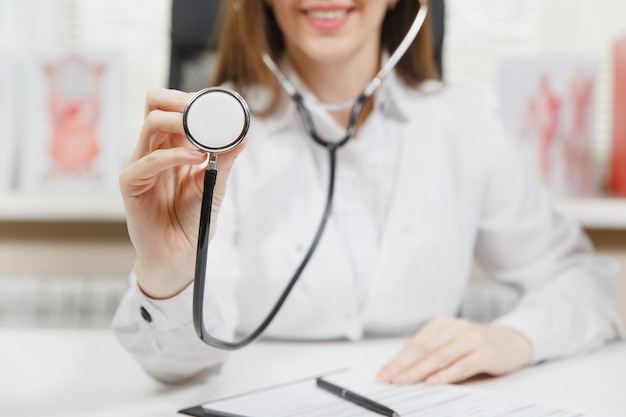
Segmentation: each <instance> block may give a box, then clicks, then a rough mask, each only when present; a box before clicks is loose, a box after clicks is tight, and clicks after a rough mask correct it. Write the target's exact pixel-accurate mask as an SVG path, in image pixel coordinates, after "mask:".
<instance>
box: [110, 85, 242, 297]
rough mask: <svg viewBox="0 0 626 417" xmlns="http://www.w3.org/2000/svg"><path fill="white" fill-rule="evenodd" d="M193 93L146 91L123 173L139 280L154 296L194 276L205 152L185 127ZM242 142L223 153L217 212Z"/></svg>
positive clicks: (168, 294)
mask: <svg viewBox="0 0 626 417" xmlns="http://www.w3.org/2000/svg"><path fill="white" fill-rule="evenodd" d="M193 96H194V95H193V94H190V93H183V92H181V91H174V90H166V89H155V90H153V91H151V92H150V93H149V94H148V96H147V98H146V106H145V109H146V110H145V121H144V125H143V127H142V129H141V132H140V135H139V139H138V143H137V145H136V148H135V150H134V152H133V154H132V155H131V158H130V160H129V162H128V165H127V166H126V168H125V169H124V170H123V172H122V174H121V176H120V188H121V191H122V195H123V199H124V205H125V209H126V217H127V224H128V231H129V235H130V238H131V241H132V243H133V246H134V248H135V251H136V259H137V260H136V262H135V265H134V269H135V272H136V276H137V281H138V284H139V287H140V288H141V290H142V291H143V292H144V293H146V294H147V295H148V296H150V297H152V298H156V299H162V298H169V297H172V296H174V295H175V294H177V293H179V292H180V291H182V290H183V289H184V288H186V287H187V286H188V285H189V283H190V282H191V281H192V280H193V276H194V263H195V258H196V245H197V240H198V238H197V233H198V222H199V219H200V206H201V201H202V190H203V182H204V172H205V170H206V169H205V165H206V161H207V153H206V152H205V151H200V150H198V149H196V147H194V146H193V145H192V144H191V143H190V142H189V140H188V139H187V137H186V135H185V131H184V128H183V111H184V109H185V106H186V104H187V103H188V102H189V101H190V100H191V98H192V97H193ZM244 145H245V140H244V141H242V143H241V144H240V145H239V146H238V147H236V148H234V149H232V150H230V151H228V152H225V153H222V154H220V160H219V163H220V167H219V168H220V172H219V178H218V180H217V185H216V187H215V194H216V198H215V207H214V211H217V210H218V209H219V207H218V203H219V201H221V198H218V197H221V196H222V195H223V194H224V192H225V188H226V180H227V178H228V173H229V171H230V168H231V166H232V164H233V161H234V159H235V158H236V156H237V155H238V154H239V152H240V151H241V150H242V149H243V147H244Z"/></svg>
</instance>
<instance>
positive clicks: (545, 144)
mask: <svg viewBox="0 0 626 417" xmlns="http://www.w3.org/2000/svg"><path fill="white" fill-rule="evenodd" d="M560 110H561V99H560V98H559V96H558V95H557V94H556V92H555V91H554V89H553V88H552V85H551V82H550V77H549V76H548V75H547V74H542V75H541V76H540V77H539V83H538V85H537V88H536V89H535V91H533V93H532V94H531V95H530V96H529V97H528V99H527V101H526V115H525V118H524V120H523V126H522V135H523V136H526V134H528V133H530V134H531V135H533V136H535V137H536V138H537V139H538V142H539V160H540V168H541V174H542V177H543V179H544V180H545V181H548V180H549V174H550V151H551V149H552V147H553V145H554V141H555V138H556V136H557V132H558V129H559V122H560V120H559V119H560ZM529 131H530V132H529Z"/></svg>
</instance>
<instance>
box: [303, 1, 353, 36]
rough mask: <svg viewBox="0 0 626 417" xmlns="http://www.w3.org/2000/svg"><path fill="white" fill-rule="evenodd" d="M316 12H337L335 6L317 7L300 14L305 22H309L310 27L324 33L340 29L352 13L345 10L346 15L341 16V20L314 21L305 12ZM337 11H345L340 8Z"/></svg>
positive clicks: (349, 10)
mask: <svg viewBox="0 0 626 417" xmlns="http://www.w3.org/2000/svg"><path fill="white" fill-rule="evenodd" d="M318 10H319V11H328V10H338V8H337V7H336V6H335V7H333V6H319V7H315V8H310V9H307V10H304V11H303V12H302V14H303V15H304V18H305V19H306V20H307V22H309V24H310V25H311V26H313V27H314V28H316V29H318V30H324V31H331V30H337V29H339V28H341V27H342V26H343V25H344V24H345V23H346V22H347V21H348V19H349V18H350V14H351V12H352V10H351V9H347V13H346V14H345V16H343V17H342V18H341V19H334V20H324V19H315V18H313V17H311V15H309V14H308V13H307V11H318ZM339 10H346V9H344V8H341V9H339Z"/></svg>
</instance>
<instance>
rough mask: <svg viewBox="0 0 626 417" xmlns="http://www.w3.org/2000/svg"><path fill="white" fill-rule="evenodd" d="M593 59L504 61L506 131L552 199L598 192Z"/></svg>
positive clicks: (502, 92) (502, 94) (500, 91)
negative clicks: (517, 142) (515, 142)
mask: <svg viewBox="0 0 626 417" xmlns="http://www.w3.org/2000/svg"><path fill="white" fill-rule="evenodd" d="M595 67H596V66H595V62H594V61H593V60H590V59H586V58H579V57H556V56H555V57H550V56H544V57H532V58H512V59H508V60H505V61H503V62H502V65H501V67H500V76H499V84H498V95H499V103H500V110H501V114H502V117H503V120H504V123H505V125H506V127H507V128H508V131H509V132H510V133H511V134H512V135H513V136H515V137H516V138H517V140H519V141H520V143H521V144H522V148H523V150H524V153H525V157H526V158H527V160H528V163H529V164H530V165H531V166H532V169H534V170H535V172H536V173H537V174H538V175H539V176H540V177H541V179H542V180H543V181H544V183H545V184H546V185H547V186H548V188H549V189H550V191H551V193H552V195H553V196H554V197H556V198H571V197H584V196H592V195H595V194H597V193H598V192H599V188H600V187H599V179H598V174H597V172H596V164H595V158H594V152H593V140H594V137H593V132H594V126H593V117H592V115H593V97H594V84H595V76H596V70H595Z"/></svg>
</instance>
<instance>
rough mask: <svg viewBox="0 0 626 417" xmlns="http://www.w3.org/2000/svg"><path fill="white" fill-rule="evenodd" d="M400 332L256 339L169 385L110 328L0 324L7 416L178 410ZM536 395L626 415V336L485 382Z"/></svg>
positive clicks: (372, 348)
mask: <svg viewBox="0 0 626 417" xmlns="http://www.w3.org/2000/svg"><path fill="white" fill-rule="evenodd" d="M402 344H403V340H401V339H379V340H369V341H365V342H362V343H347V342H335V343H332V342H328V343H326V342H325V343H286V342H258V343H255V344H253V345H252V346H251V347H248V348H246V349H243V350H241V351H237V352H233V354H232V356H231V358H230V360H229V361H228V362H227V364H226V365H225V366H224V369H223V372H222V374H221V375H219V376H217V377H213V378H211V379H210V380H209V381H208V382H204V383H198V382H196V383H195V384H188V385H186V386H182V387H168V386H164V385H161V384H159V383H158V382H156V381H154V380H153V379H152V378H151V377H149V376H147V375H146V374H145V373H144V372H143V370H142V369H141V368H140V367H139V366H138V365H137V363H136V362H135V361H134V360H133V359H132V358H131V357H130V356H129V355H128V354H127V353H126V352H125V351H124V350H123V349H122V348H121V347H120V346H119V345H118V343H117V341H116V340H115V339H114V337H113V335H112V333H110V332H108V331H89V330H79V331H61V330H7V329H4V330H0V416H2V417H41V416H44V417H61V416H62V417H78V416H81V417H84V416H90V417H92V416H93V417H100V416H102V417H104V416H106V417H131V416H132V417H143V416H145V417H148V416H150V417H175V416H177V414H176V411H177V410H178V409H180V408H184V407H187V406H192V405H196V404H199V403H202V402H205V401H207V400H210V399H213V398H218V397H223V396H227V395H232V394H236V393H240V392H244V391H248V390H250V389H254V388H258V387H261V386H266V385H269V384H275V383H279V382H285V381H289V380H294V379H299V378H302V377H305V376H313V375H315V374H317V373H320V372H324V371H328V370H332V369H338V368H342V367H345V366H350V365H352V366H359V365H364V364H382V362H384V361H385V360H386V359H388V358H390V357H391V356H392V355H393V354H394V353H395V352H396V351H397V350H398V349H399V348H400V347H401V346H402ZM469 385H471V386H472V387H474V388H477V389H485V390H490V391H493V392H497V393H502V394H506V395H513V396H517V397H521V398H525V399H528V400H531V401H536V402H542V403H553V404H560V405H566V406H570V407H572V408H581V409H591V410H597V411H604V412H610V413H613V414H616V415H626V343H620V344H615V345H612V346H608V347H606V348H604V349H602V350H600V351H599V352H596V353H593V354H590V355H587V356H584V357H578V358H572V359H568V360H564V361H559V362H552V363H547V364H542V365H539V366H536V367H533V368H529V369H525V370H523V371H521V372H518V373H515V374H512V375H509V376H506V377H501V378H494V379H489V380H485V381H480V382H473V383H471V384H469Z"/></svg>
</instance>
